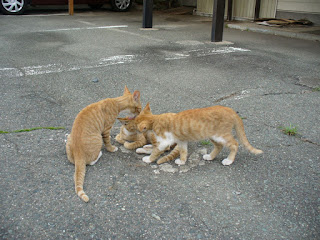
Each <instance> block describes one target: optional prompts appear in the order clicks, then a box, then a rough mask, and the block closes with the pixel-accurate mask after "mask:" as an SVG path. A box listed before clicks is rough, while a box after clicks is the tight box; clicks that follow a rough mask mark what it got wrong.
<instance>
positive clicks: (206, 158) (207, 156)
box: [203, 154, 213, 161]
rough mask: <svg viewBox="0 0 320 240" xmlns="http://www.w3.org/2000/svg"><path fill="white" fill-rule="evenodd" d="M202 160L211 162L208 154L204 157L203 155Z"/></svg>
mask: <svg viewBox="0 0 320 240" xmlns="http://www.w3.org/2000/svg"><path fill="white" fill-rule="evenodd" d="M203 159H204V160H207V161H211V160H213V158H211V156H210V154H205V155H203Z"/></svg>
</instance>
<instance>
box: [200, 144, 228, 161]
mask: <svg viewBox="0 0 320 240" xmlns="http://www.w3.org/2000/svg"><path fill="white" fill-rule="evenodd" d="M210 141H211V142H212V143H213V146H214V148H213V150H212V152H211V153H210V154H205V155H203V159H204V160H207V161H211V160H213V159H215V157H216V156H217V155H218V154H219V153H220V152H221V150H222V148H223V145H222V144H221V143H218V142H216V141H214V140H212V139H210Z"/></svg>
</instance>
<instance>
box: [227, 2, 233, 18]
mask: <svg viewBox="0 0 320 240" xmlns="http://www.w3.org/2000/svg"><path fill="white" fill-rule="evenodd" d="M232 7H233V0H228V14H227V20H228V21H232Z"/></svg>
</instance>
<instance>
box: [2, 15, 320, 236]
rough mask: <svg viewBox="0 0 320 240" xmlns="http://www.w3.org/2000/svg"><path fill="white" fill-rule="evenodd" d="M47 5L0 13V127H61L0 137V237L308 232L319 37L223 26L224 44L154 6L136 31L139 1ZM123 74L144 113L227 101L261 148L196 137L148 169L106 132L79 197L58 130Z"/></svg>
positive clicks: (312, 225)
mask: <svg viewBox="0 0 320 240" xmlns="http://www.w3.org/2000/svg"><path fill="white" fill-rule="evenodd" d="M52 13H54V14H52ZM57 13H60V12H46V14H45V15H41V14H40V12H37V11H33V12H29V13H28V14H27V15H25V16H4V15H0V22H1V26H0V49H1V58H0V79H1V85H0V92H1V101H0V109H1V111H0V129H1V130H2V131H7V132H10V131H14V130H21V129H30V128H35V127H64V128H65V129H62V130H51V129H42V130H34V131H30V132H25V131H23V132H14V133H3V134H0V162H1V168H0V169H1V170H0V171H1V175H0V176H1V183H0V189H1V195H0V202H1V210H0V211H1V212H0V216H1V218H0V219H1V227H0V231H1V232H0V236H1V238H2V239H319V211H320V207H319V155H320V154H319V145H320V137H319V136H320V135H319V133H320V130H319V116H320V106H319V105H320V104H319V103H320V102H319V72H320V67H319V66H320V64H319V63H320V61H319V59H320V58H319V57H320V44H319V42H315V41H309V40H299V39H292V38H286V37H280V36H272V35H265V34H262V33H254V32H248V31H239V30H234V29H230V28H226V29H225V32H224V40H226V41H229V42H232V43H234V44H233V45H215V44H212V43H210V42H209V40H210V34H211V32H210V31H211V23H210V21H208V20H207V18H203V17H199V16H191V15H174V14H167V13H155V14H154V27H155V28H157V29H158V30H157V31H142V30H140V27H141V19H142V15H141V12H140V11H131V12H128V13H115V12H111V11H110V10H109V9H102V10H100V11H94V12H91V11H89V10H81V11H78V12H76V14H75V16H73V17H70V16H67V15H64V14H58V15H57ZM106 26H108V28H107V27H106ZM110 26H113V27H111V28H110ZM124 85H127V86H128V87H129V89H130V90H135V89H139V90H140V91H141V96H142V102H143V104H146V103H147V102H148V101H149V102H150V104H151V108H152V110H153V112H154V113H163V112H178V111H182V110H185V109H190V108H198V107H206V106H211V105H216V104H220V105H225V106H229V107H232V108H234V109H235V110H236V111H238V112H239V114H240V116H241V117H243V119H244V124H245V129H246V133H247V136H248V139H249V141H250V142H251V143H252V145H253V146H255V147H257V148H260V149H262V150H264V154H263V155H261V156H254V155H252V154H250V153H248V152H247V151H246V150H245V149H243V148H240V150H239V152H238V154H237V157H236V161H235V163H234V164H232V165H231V166H228V167H226V166H223V165H222V164H221V161H222V159H224V157H225V156H226V155H227V153H228V152H227V151H226V150H224V151H223V152H222V153H220V155H219V156H218V158H217V160H215V161H212V162H205V161H203V160H202V156H201V154H203V153H204V152H206V151H209V150H210V147H211V146H208V145H205V144H204V143H201V142H196V143H190V145H189V161H188V164H187V165H186V166H183V167H178V166H176V165H175V164H174V163H173V162H170V163H169V164H167V165H162V166H157V165H155V164H151V165H147V164H145V163H143V162H142V160H141V158H142V156H140V155H138V154H136V153H134V152H131V151H127V150H125V149H124V148H122V147H121V146H119V144H117V143H115V144H116V145H117V146H119V147H120V150H119V151H118V152H116V153H108V152H106V151H105V150H103V155H102V158H101V160H100V161H99V162H98V163H97V164H96V165H94V166H88V167H87V175H86V178H85V184H84V188H85V191H86V193H87V194H88V196H89V197H90V202H89V203H84V202H82V201H81V200H80V199H79V198H78V197H77V196H76V194H75V192H74V183H73V173H74V166H73V165H72V164H70V163H69V162H68V161H67V158H66V154H65V146H64V138H65V134H66V133H69V132H70V130H71V127H72V123H73V120H74V118H75V116H76V115H77V113H78V112H79V111H80V110H81V109H82V108H84V107H85V106H87V105H88V104H90V103H93V102H96V101H98V100H101V99H103V98H106V97H116V96H119V95H120V94H122V91H123V88H124ZM290 124H291V125H292V126H293V127H298V133H299V134H298V136H288V135H285V134H284V133H283V132H282V131H281V130H280V129H279V127H280V126H290ZM119 127H120V125H119V123H117V124H116V125H115V126H114V128H113V130H112V136H113V137H114V136H115V135H116V134H117V133H118V131H119Z"/></svg>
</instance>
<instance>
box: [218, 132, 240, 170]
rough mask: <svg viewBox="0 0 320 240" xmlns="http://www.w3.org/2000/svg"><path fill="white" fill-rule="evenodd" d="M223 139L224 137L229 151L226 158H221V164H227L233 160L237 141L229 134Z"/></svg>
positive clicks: (237, 145) (237, 144) (236, 149)
mask: <svg viewBox="0 0 320 240" xmlns="http://www.w3.org/2000/svg"><path fill="white" fill-rule="evenodd" d="M225 139H226V144H225V146H227V147H228V148H229V149H230V153H229V155H228V157H227V158H225V159H223V160H222V164H223V165H224V166H228V165H231V164H232V163H233V162H234V159H235V157H236V154H237V151H238V147H239V143H238V142H237V141H236V140H235V139H234V138H233V136H231V135H230V136H228V137H227V138H225Z"/></svg>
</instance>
